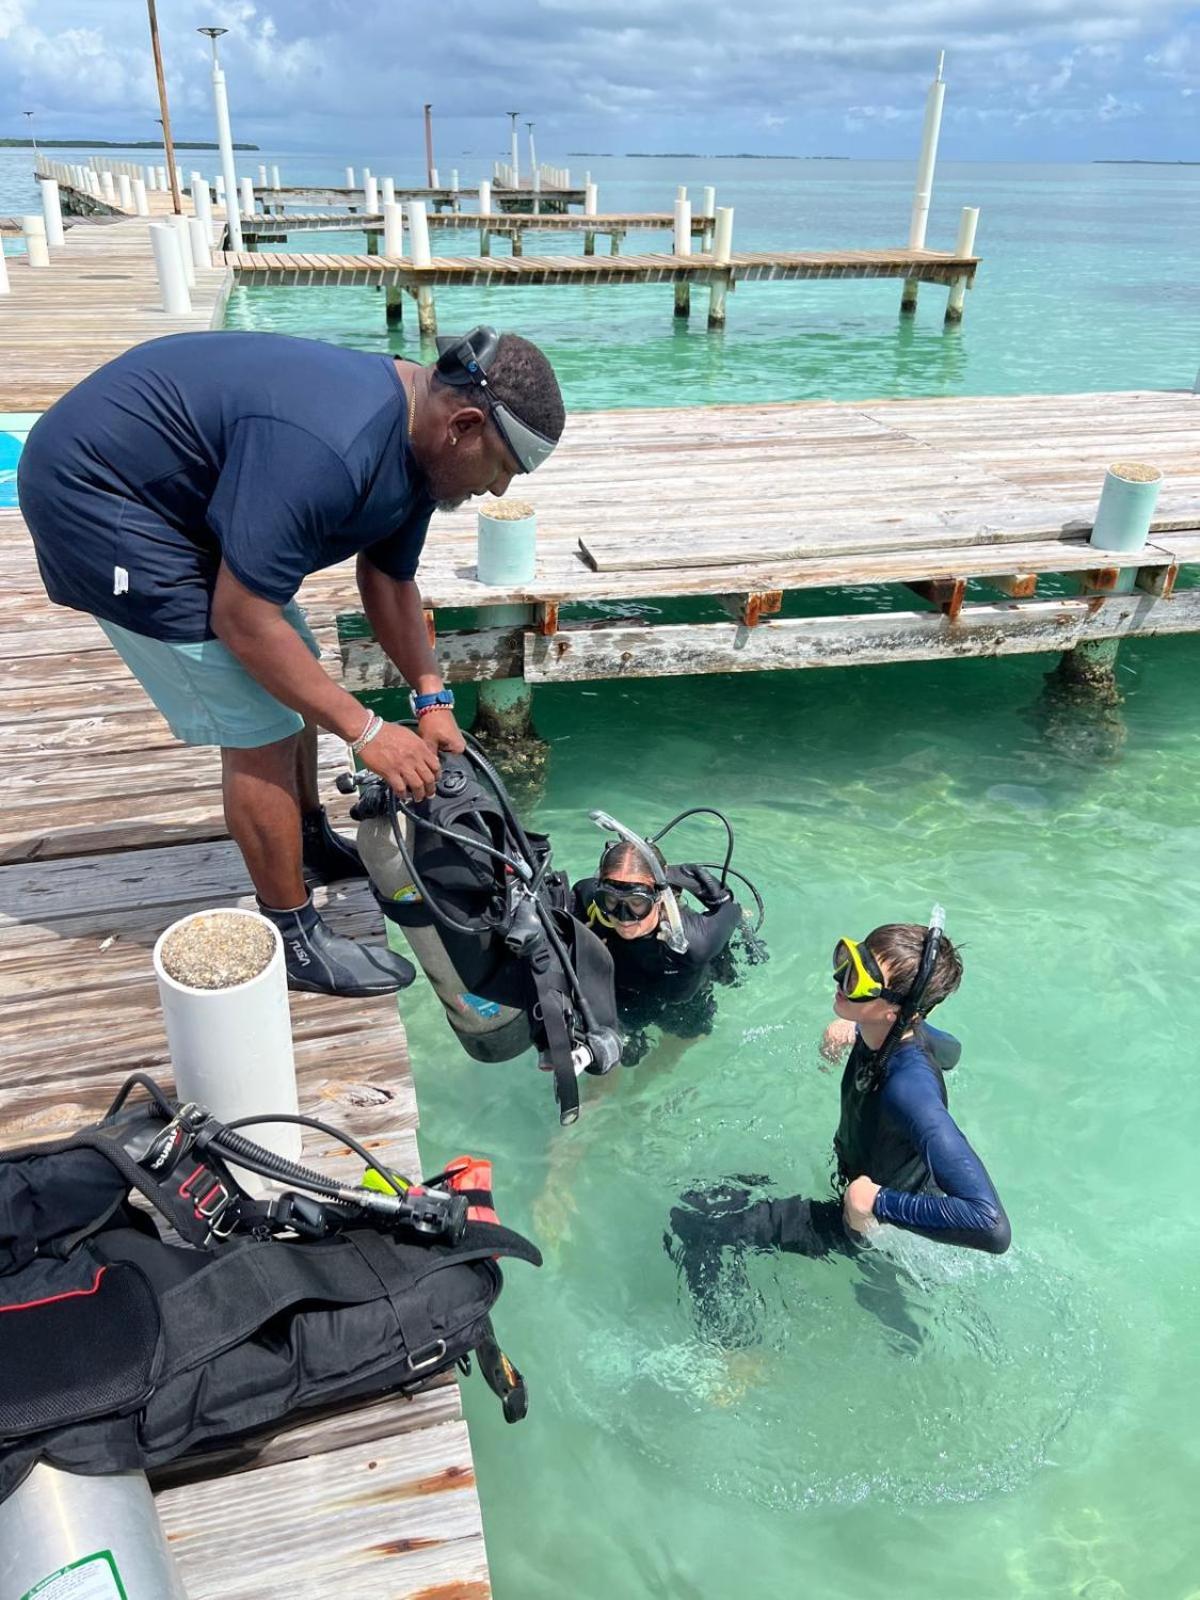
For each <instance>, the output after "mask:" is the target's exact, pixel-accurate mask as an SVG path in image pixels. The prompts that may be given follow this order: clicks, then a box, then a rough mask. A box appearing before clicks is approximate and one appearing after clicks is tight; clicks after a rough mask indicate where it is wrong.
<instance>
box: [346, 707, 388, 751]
mask: <svg viewBox="0 0 1200 1600" xmlns="http://www.w3.org/2000/svg"><path fill="white" fill-rule="evenodd" d="M382 727H383V718H382V717H381V716H380V715H379V714H378V712H375V711H372V713H371V715H370V716H369V717H368V718H367V725H366V727H365V728H364V729H363V731H362V732H361V733H360V734H359V736H358V738H357V739H352V740H351V741H350V754H351V755H352V756H356V755H358V753H359V752H360V751H361V749H362V747H363V745H365V744H370V742H371V740H372V739H373V738H374V737H375V735H376V734H377V733H378V732H379V731H380V729H381V728H382Z"/></svg>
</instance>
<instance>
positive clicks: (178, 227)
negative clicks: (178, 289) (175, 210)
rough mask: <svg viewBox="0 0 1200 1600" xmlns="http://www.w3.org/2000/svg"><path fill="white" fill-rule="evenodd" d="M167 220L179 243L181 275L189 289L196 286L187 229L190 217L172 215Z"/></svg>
mask: <svg viewBox="0 0 1200 1600" xmlns="http://www.w3.org/2000/svg"><path fill="white" fill-rule="evenodd" d="M167 221H168V222H169V223H170V224H171V227H172V228H173V229H174V232H175V239H176V242H177V243H178V245H179V259H180V261H181V262H182V263H183V276H184V281H185V282H186V284H187V286H188V289H189V291H190V290H192V289H194V288H195V287H196V264H195V262H194V260H193V258H192V238H191V233H190V232H189V230H188V223H189V222H190V221H191V218H190V217H182V216H172V217H168V218H167Z"/></svg>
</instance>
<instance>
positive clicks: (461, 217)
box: [242, 211, 713, 256]
mask: <svg viewBox="0 0 1200 1600" xmlns="http://www.w3.org/2000/svg"><path fill="white" fill-rule="evenodd" d="M674 226H675V218H674V216H673V215H671V213H670V212H666V211H663V212H654V211H627V212H611V213H596V214H593V215H590V216H589V215H585V214H582V213H581V214H575V213H570V214H562V215H554V214H549V215H547V214H546V213H545V212H542V213H540V214H539V215H537V216H534V215H533V213H532V212H504V211H489V212H487V213H486V214H481V213H480V212H478V211H450V212H443V213H442V214H440V215H435V216H431V217H430V218H429V231H430V232H431V233H433V232H435V231H436V230H439V229H447V230H453V231H454V232H462V231H464V230H466V229H470V230H471V231H472V232H477V233H478V234H479V241H480V243H479V248H480V254H481V255H484V256H486V255H489V254H490V249H491V241H492V239H494V238H500V239H504V240H507V241H508V242H509V243H510V244H511V245H512V251H513V254H514V255H523V254H524V238H525V235H526V234H527V233H550V234H564V233H582V234H583V238H584V245H583V252H584V254H585V255H594V254H595V248H596V239H597V237H600V238H607V239H609V240H611V253H612V254H613V255H616V254H618V252H619V250H620V247H621V241H622V240H623V239H624V237H625V235H626V234H627V233H648V232H654V233H670V232H671V231H672V230H673V228H674ZM712 229H713V219H712V218H711V217H702V216H694V217H693V218H692V225H691V234H692V238H693V239H699V240H700V241H701V243H702V244H703V243H704V241H705V240H707V239H708V238H709V236H710V235H711V233H712ZM383 232H384V226H383V216H382V213H380V212H356V211H338V212H300V213H264V214H263V215H262V216H255V217H243V218H242V240H243V242H244V243H245V244H247V245H249V246H250V248H251V249H257V248H260V247H261V246H262V245H263V244H266V243H272V242H274V243H281V242H285V241H286V240H287V239H288V238H289V236H290V235H291V234H294V233H303V234H312V233H361V234H364V235H365V236H366V238H367V248H368V253H369V254H372V255H373V254H376V251H375V250H374V249H372V248H371V247H372V245H374V244H377V242H378V240H379V238H380V236H381V235H382V234H383Z"/></svg>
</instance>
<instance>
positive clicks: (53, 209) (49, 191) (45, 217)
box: [38, 178, 65, 250]
mask: <svg viewBox="0 0 1200 1600" xmlns="http://www.w3.org/2000/svg"><path fill="white" fill-rule="evenodd" d="M38 185H39V187H40V188H41V191H42V221H43V222H44V223H45V225H46V243H47V244H48V245H49V246H50V247H51V249H53V250H57V249H59V248H60V247H61V245H62V244H63V243H64V242H65V241H64V236H63V225H62V204H61V202H60V200H59V198H58V179H57V178H39V179H38Z"/></svg>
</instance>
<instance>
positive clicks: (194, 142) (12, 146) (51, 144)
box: [0, 139, 259, 150]
mask: <svg viewBox="0 0 1200 1600" xmlns="http://www.w3.org/2000/svg"><path fill="white" fill-rule="evenodd" d="M174 144H175V148H176V150H217V149H219V148H220V147H219V146H218V145H215V144H212V143H211V142H208V141H205V140H202V139H176V140H175V141H174ZM233 148H234V149H235V150H257V149H258V148H259V146H258V145H256V144H239V143H238V142H237V140H235V141H234V145H233ZM0 149H3V150H35V149H36V150H161V149H162V140H161V139H39V140H38V141H37V144H36V145H35V144H34V142H33V140H32V139H0Z"/></svg>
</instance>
